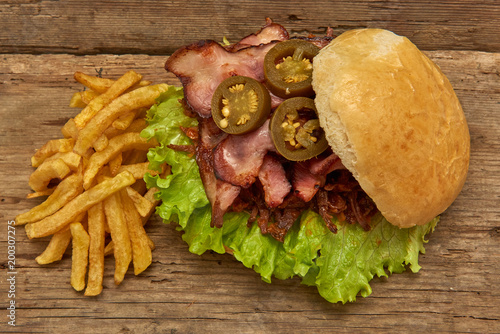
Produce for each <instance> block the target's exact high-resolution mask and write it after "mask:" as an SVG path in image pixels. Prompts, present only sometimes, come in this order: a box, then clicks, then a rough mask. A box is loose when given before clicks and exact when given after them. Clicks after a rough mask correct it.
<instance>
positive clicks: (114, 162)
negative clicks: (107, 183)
mask: <svg viewBox="0 0 500 334" xmlns="http://www.w3.org/2000/svg"><path fill="white" fill-rule="evenodd" d="M122 161H123V154H122V152H120V153H118V155H117V156H115V157H114V158H113V159H111V160H110V161H109V163H108V166H109V171H110V172H111V175H112V176H115V175H116V174H118V170H119V169H120V166H121V165H122Z"/></svg>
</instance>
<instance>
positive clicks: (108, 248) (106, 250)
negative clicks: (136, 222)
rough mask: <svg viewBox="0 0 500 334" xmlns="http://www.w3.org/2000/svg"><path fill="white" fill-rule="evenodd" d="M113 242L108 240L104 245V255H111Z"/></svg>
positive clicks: (113, 249) (113, 248)
mask: <svg viewBox="0 0 500 334" xmlns="http://www.w3.org/2000/svg"><path fill="white" fill-rule="evenodd" d="M114 245H115V243H114V242H113V240H110V241H109V242H108V244H107V245H106V247H104V256H108V255H112V254H113V253H114V251H115V246H114Z"/></svg>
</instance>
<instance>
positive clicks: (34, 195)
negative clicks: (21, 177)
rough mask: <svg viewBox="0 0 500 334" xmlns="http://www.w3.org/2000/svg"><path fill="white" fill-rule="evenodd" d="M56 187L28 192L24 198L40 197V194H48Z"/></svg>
mask: <svg viewBox="0 0 500 334" xmlns="http://www.w3.org/2000/svg"><path fill="white" fill-rule="evenodd" d="M55 189H56V188H50V189H44V190H42V191H36V192H34V193H29V194H28V195H26V198H28V199H29V198H37V197H42V196H50V194H52V193H53V192H54V190H55Z"/></svg>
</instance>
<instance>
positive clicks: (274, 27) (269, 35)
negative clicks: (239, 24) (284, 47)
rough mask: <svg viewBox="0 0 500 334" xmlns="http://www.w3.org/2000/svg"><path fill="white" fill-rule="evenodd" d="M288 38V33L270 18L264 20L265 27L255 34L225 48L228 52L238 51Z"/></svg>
mask: <svg viewBox="0 0 500 334" xmlns="http://www.w3.org/2000/svg"><path fill="white" fill-rule="evenodd" d="M288 38H289V35H288V31H286V29H285V28H284V27H283V26H282V25H280V24H277V23H273V21H272V20H271V19H270V18H266V25H265V26H264V27H262V29H260V30H259V31H257V32H256V33H253V34H250V35H248V36H247V37H244V38H242V39H241V40H240V41H239V42H238V43H235V44H233V45H230V46H228V47H226V49H227V50H228V51H232V52H235V51H238V50H241V49H243V48H247V47H249V46H255V45H261V44H268V43H271V42H273V41H285V40H287V39H288Z"/></svg>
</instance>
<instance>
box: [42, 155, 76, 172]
mask: <svg viewBox="0 0 500 334" xmlns="http://www.w3.org/2000/svg"><path fill="white" fill-rule="evenodd" d="M55 159H61V160H62V161H64V163H65V164H66V165H67V166H68V167H69V169H71V170H73V171H76V170H77V169H78V166H80V162H81V161H82V157H81V156H79V155H78V154H76V153H75V152H63V153H56V154H54V155H53V156H51V157H48V158H47V159H45V161H44V163H46V162H49V161H52V160H55Z"/></svg>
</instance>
